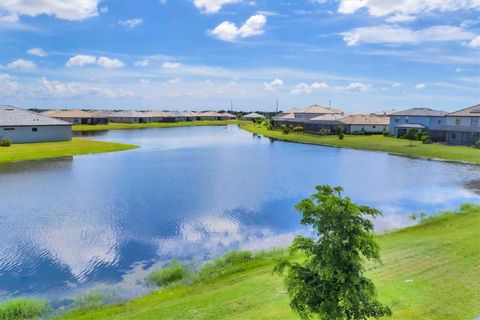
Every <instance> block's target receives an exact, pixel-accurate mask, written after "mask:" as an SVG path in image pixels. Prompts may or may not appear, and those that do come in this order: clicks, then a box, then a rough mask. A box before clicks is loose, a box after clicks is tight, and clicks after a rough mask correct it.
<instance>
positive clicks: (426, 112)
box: [390, 108, 448, 117]
mask: <svg viewBox="0 0 480 320" xmlns="http://www.w3.org/2000/svg"><path fill="white" fill-rule="evenodd" d="M447 113H448V112H445V111H440V110H433V109H430V108H412V109H408V110H404V111H400V112H395V113H392V114H390V116H428V117H443V116H444V115H446V114H447Z"/></svg>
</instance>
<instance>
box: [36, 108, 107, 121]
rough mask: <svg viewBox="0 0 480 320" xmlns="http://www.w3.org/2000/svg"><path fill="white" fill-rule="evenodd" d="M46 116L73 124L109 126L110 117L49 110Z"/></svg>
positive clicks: (87, 112) (90, 113)
mask: <svg viewBox="0 0 480 320" xmlns="http://www.w3.org/2000/svg"><path fill="white" fill-rule="evenodd" d="M42 114H43V115H44V116H47V117H51V118H55V119H59V120H63V121H67V122H70V123H73V124H108V116H106V115H101V114H98V113H95V112H92V111H85V110H49V111H45V112H43V113H42Z"/></svg>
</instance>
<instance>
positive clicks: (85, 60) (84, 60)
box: [65, 54, 97, 68]
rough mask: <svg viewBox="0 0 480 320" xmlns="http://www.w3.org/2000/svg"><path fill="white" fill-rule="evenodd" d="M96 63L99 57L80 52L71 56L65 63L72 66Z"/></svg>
mask: <svg viewBox="0 0 480 320" xmlns="http://www.w3.org/2000/svg"><path fill="white" fill-rule="evenodd" d="M95 63H97V57H95V56H89V55H84V54H79V55H76V56H75V57H71V58H70V59H68V61H67V63H66V64H65V65H66V66H67V67H69V68H71V67H76V66H83V65H86V64H95Z"/></svg>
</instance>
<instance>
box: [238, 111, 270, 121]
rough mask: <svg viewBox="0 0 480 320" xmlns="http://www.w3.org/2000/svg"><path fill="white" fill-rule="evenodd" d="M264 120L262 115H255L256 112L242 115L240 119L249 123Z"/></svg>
mask: <svg viewBox="0 0 480 320" xmlns="http://www.w3.org/2000/svg"><path fill="white" fill-rule="evenodd" d="M265 118H266V117H265V116H264V115H261V114H259V113H256V112H252V113H249V114H246V115H244V116H243V117H242V120H247V121H250V120H253V119H265Z"/></svg>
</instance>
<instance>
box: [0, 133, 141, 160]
mask: <svg viewBox="0 0 480 320" xmlns="http://www.w3.org/2000/svg"><path fill="white" fill-rule="evenodd" d="M134 148H137V146H134V145H129V144H122V143H113V142H102V141H94V140H87V139H73V140H72V141H62V142H43V143H25V144H13V145H11V146H10V147H0V163H8V162H16V161H27V160H38V159H48V158H61V157H69V156H77V155H82V154H92V153H105V152H114V151H124V150H129V149H134Z"/></svg>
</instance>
